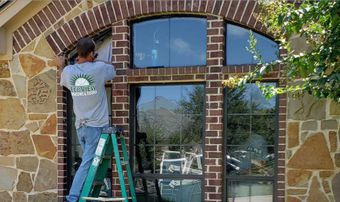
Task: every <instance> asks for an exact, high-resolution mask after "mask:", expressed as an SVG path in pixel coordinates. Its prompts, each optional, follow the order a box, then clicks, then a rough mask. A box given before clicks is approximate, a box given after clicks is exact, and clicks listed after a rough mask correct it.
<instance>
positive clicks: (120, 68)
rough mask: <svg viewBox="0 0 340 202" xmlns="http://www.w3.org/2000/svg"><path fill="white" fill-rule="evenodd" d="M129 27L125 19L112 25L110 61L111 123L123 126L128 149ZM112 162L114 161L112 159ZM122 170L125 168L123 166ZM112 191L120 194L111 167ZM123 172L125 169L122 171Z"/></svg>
mask: <svg viewBox="0 0 340 202" xmlns="http://www.w3.org/2000/svg"><path fill="white" fill-rule="evenodd" d="M129 39H130V27H129V25H128V21H127V20H122V21H120V22H117V23H115V24H113V25H112V62H113V64H114V65H115V67H116V71H117V76H116V78H115V79H114V80H113V85H112V124H113V125H117V126H122V127H123V128H124V136H125V141H126V144H127V150H128V151H129V141H128V137H129V85H128V83H127V69H128V68H129V66H130V40H129ZM113 164H114V161H113ZM123 170H125V168H124V167H123ZM112 172H113V173H112V191H113V195H114V196H120V191H119V190H120V186H119V179H118V173H117V170H116V168H115V165H113V167H112ZM124 172H125V171H124Z"/></svg>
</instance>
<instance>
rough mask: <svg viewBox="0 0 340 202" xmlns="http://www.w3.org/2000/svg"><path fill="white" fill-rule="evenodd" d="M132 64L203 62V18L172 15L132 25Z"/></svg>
mask: <svg viewBox="0 0 340 202" xmlns="http://www.w3.org/2000/svg"><path fill="white" fill-rule="evenodd" d="M132 31H133V34H132V37H133V40H132V42H133V44H132V45H133V48H132V49H133V67H134V68H148V67H179V66H200V65H205V64H206V38H207V36H206V34H207V21H206V19H204V18H197V17H172V18H161V19H154V20H147V21H142V22H136V23H134V24H133V25H132Z"/></svg>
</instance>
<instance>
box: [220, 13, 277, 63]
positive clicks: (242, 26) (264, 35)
mask: <svg viewBox="0 0 340 202" xmlns="http://www.w3.org/2000/svg"><path fill="white" fill-rule="evenodd" d="M228 24H231V25H234V26H238V27H240V28H243V29H247V30H248V31H252V32H253V33H256V34H259V35H262V36H263V37H266V38H267V39H269V40H271V41H273V42H275V43H276V44H277V47H278V56H277V59H280V54H279V51H280V43H279V41H275V39H274V38H273V37H272V36H270V35H268V34H266V33H262V32H259V31H257V30H255V29H254V28H250V27H247V26H245V25H242V24H238V23H236V22H233V21H228V20H227V21H224V33H223V36H224V40H225V43H224V47H223V48H224V56H223V57H224V61H223V66H256V65H257V64H256V63H244V64H228V57H227V53H228V50H227V48H228V47H227V45H228V44H227V37H228V30H227V25H228ZM249 54H250V53H249Z"/></svg>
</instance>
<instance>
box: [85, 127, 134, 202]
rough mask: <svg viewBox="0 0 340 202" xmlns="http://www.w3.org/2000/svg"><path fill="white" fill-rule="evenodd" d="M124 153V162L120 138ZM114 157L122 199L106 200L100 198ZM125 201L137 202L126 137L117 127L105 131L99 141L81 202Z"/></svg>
mask: <svg viewBox="0 0 340 202" xmlns="http://www.w3.org/2000/svg"><path fill="white" fill-rule="evenodd" d="M117 136H118V137H119V140H120V144H121V147H122V152H123V160H121V159H120V154H119V149H118V139H117V138H118V137H117ZM113 156H114V159H115V161H116V167H117V171H118V177H119V183H120V189H121V192H122V197H120V198H104V197H98V196H99V193H100V189H101V186H102V185H103V184H104V178H105V175H106V172H107V170H108V168H109V166H110V162H111V161H110V160H111V159H112V157H113ZM122 165H125V166H126V172H127V177H128V182H129V187H130V196H131V197H128V195H127V192H126V187H125V181H124V174H123V168H122ZM89 200H90V201H124V202H128V201H129V200H131V201H132V202H137V200H136V194H135V188H134V182H133V178H132V173H131V167H130V164H129V158H128V154H127V151H126V144H125V140H124V137H123V135H122V130H121V129H119V128H117V127H110V128H108V129H107V130H106V131H104V132H103V133H102V134H101V136H100V139H99V142H98V146H97V149H96V152H95V157H94V158H93V161H92V164H91V167H90V169H89V172H88V175H87V177H86V180H85V183H84V187H83V190H82V192H81V194H80V199H79V202H85V201H89Z"/></svg>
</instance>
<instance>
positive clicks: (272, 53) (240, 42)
mask: <svg viewBox="0 0 340 202" xmlns="http://www.w3.org/2000/svg"><path fill="white" fill-rule="evenodd" d="M226 29H227V35H226V38H227V39H226V42H227V51H226V57H227V59H226V61H227V65H238V64H255V63H257V61H255V60H254V58H253V56H252V54H251V53H250V52H248V51H247V49H246V47H249V42H248V40H249V30H248V29H245V28H242V27H239V26H236V25H232V24H227V26H226ZM254 36H255V38H256V39H257V47H256V48H257V49H258V50H259V52H260V53H261V55H262V57H263V60H264V62H271V61H274V60H276V59H277V58H278V45H277V43H275V42H274V41H272V40H270V39H269V38H267V37H265V36H263V35H261V34H258V33H254Z"/></svg>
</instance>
